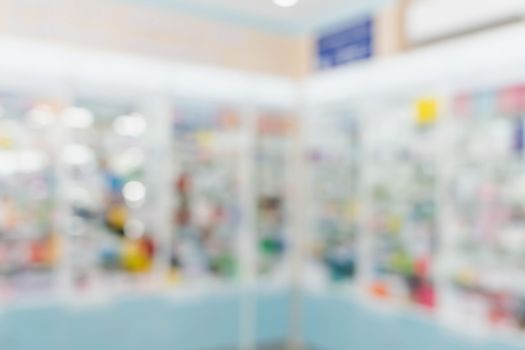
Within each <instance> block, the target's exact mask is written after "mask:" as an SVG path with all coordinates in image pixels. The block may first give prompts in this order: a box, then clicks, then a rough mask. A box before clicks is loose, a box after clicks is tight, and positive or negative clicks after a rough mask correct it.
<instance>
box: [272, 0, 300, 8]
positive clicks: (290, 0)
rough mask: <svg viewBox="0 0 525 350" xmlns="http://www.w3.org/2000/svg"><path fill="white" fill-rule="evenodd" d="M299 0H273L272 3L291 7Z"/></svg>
mask: <svg viewBox="0 0 525 350" xmlns="http://www.w3.org/2000/svg"><path fill="white" fill-rule="evenodd" d="M298 2H299V0H273V3H274V4H275V5H277V6H280V7H292V6H295V5H297V3H298Z"/></svg>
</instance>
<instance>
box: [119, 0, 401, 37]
mask: <svg viewBox="0 0 525 350" xmlns="http://www.w3.org/2000/svg"><path fill="white" fill-rule="evenodd" d="M123 1H133V2H139V3H142V4H145V5H149V6H161V7H169V8H173V9H174V10H179V11H184V12H188V13H191V14H193V15H197V16H202V17H207V18H214V19H218V20H223V21H227V22H231V23H237V24H242V25H249V26H255V27H259V28H261V29H264V30H268V31H273V32H281V33H283V34H292V33H304V32H308V31H313V30H320V29H322V28H326V27H328V26H330V25H332V24H334V23H337V22H340V21H343V20H345V19H348V18H351V17H356V16H361V15H364V14H367V13H370V12H372V11H374V10H375V9H377V8H378V7H379V6H381V5H384V4H385V3H386V2H389V1H395V0H300V1H299V4H298V5H296V6H294V7H291V8H281V7H278V6H276V5H274V4H273V2H272V0H123Z"/></svg>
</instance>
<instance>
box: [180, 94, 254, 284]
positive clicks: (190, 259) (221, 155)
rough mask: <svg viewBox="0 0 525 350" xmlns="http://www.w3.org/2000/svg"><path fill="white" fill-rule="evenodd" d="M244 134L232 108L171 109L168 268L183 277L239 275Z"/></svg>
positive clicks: (197, 106)
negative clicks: (171, 190)
mask: <svg viewBox="0 0 525 350" xmlns="http://www.w3.org/2000/svg"><path fill="white" fill-rule="evenodd" d="M243 130H244V129H243V125H242V123H241V119H240V117H239V115H238V114H237V113H236V112H235V111H234V110H232V109H228V108H220V107H216V106H212V105H209V104H198V103H190V102H187V103H184V102H182V103H179V104H178V105H177V106H176V110H175V114H174V124H173V131H174V135H173V137H174V156H175V159H174V161H175V167H176V171H175V181H174V192H175V193H174V195H175V202H176V203H175V212H174V221H175V232H174V235H173V239H172V247H171V267H172V270H173V271H174V273H176V274H178V275H181V276H182V278H183V279H188V280H192V279H199V278H203V279H206V278H212V279H219V280H232V279H235V278H236V277H237V276H238V269H239V261H238V242H239V230H240V211H241V207H240V201H241V193H240V176H241V175H240V170H241V162H242V156H243V152H244V150H243V140H244V139H243V136H244V135H243Z"/></svg>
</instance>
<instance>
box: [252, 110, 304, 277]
mask: <svg viewBox="0 0 525 350" xmlns="http://www.w3.org/2000/svg"><path fill="white" fill-rule="evenodd" d="M296 131H297V120H295V119H294V117H293V116H290V115H287V114H284V113H260V114H259V115H258V117H257V123H256V132H255V150H254V154H253V156H254V157H255V161H254V180H253V184H254V190H255V194H254V195H255V203H256V225H255V226H256V245H257V259H256V260H257V261H256V271H257V274H258V276H259V277H260V278H263V279H273V280H281V281H282V280H286V279H287V278H288V277H290V274H291V264H290V256H291V250H292V241H293V239H292V233H291V227H292V222H291V221H292V207H291V205H292V202H291V198H292V196H293V193H294V191H297V190H299V189H298V188H296V187H297V186H296V184H297V182H296V181H294V179H293V177H294V176H301V174H294V173H293V172H294V169H293V168H292V163H293V162H292V159H293V154H294V151H293V144H292V143H293V142H294V135H295V134H296Z"/></svg>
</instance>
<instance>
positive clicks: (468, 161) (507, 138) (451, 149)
mask: <svg viewBox="0 0 525 350" xmlns="http://www.w3.org/2000/svg"><path fill="white" fill-rule="evenodd" d="M450 107H451V108H450V113H449V118H448V121H447V122H448V124H449V129H451V130H453V131H454V133H453V134H452V133H451V135H453V136H452V137H450V142H449V143H448V147H447V149H446V153H447V155H448V157H447V159H448V161H447V164H446V179H447V180H446V197H445V198H444V201H443V204H444V208H445V215H444V216H443V227H444V228H445V229H444V232H443V234H444V237H445V242H446V246H445V249H444V250H443V252H442V259H441V260H442V262H441V265H442V272H443V293H442V294H443V297H442V300H443V313H444V315H445V317H446V319H447V322H453V324H456V325H458V326H459V327H461V328H465V327H466V328H467V329H470V330H473V331H477V332H481V333H483V332H484V331H485V330H487V329H499V330H501V331H507V332H516V331H518V330H520V331H523V330H525V274H524V272H525V235H524V229H525V201H524V198H525V197H524V194H525V193H524V190H525V187H524V186H525V163H524V159H525V158H524V151H525V148H524V146H525V143H524V140H525V133H524V130H525V127H524V125H525V124H524V119H523V113H524V112H525V87H523V86H515V87H510V88H504V89H493V90H485V91H479V92H472V93H465V94H460V95H456V96H454V97H453V98H452V99H451V104H450Z"/></svg>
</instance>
